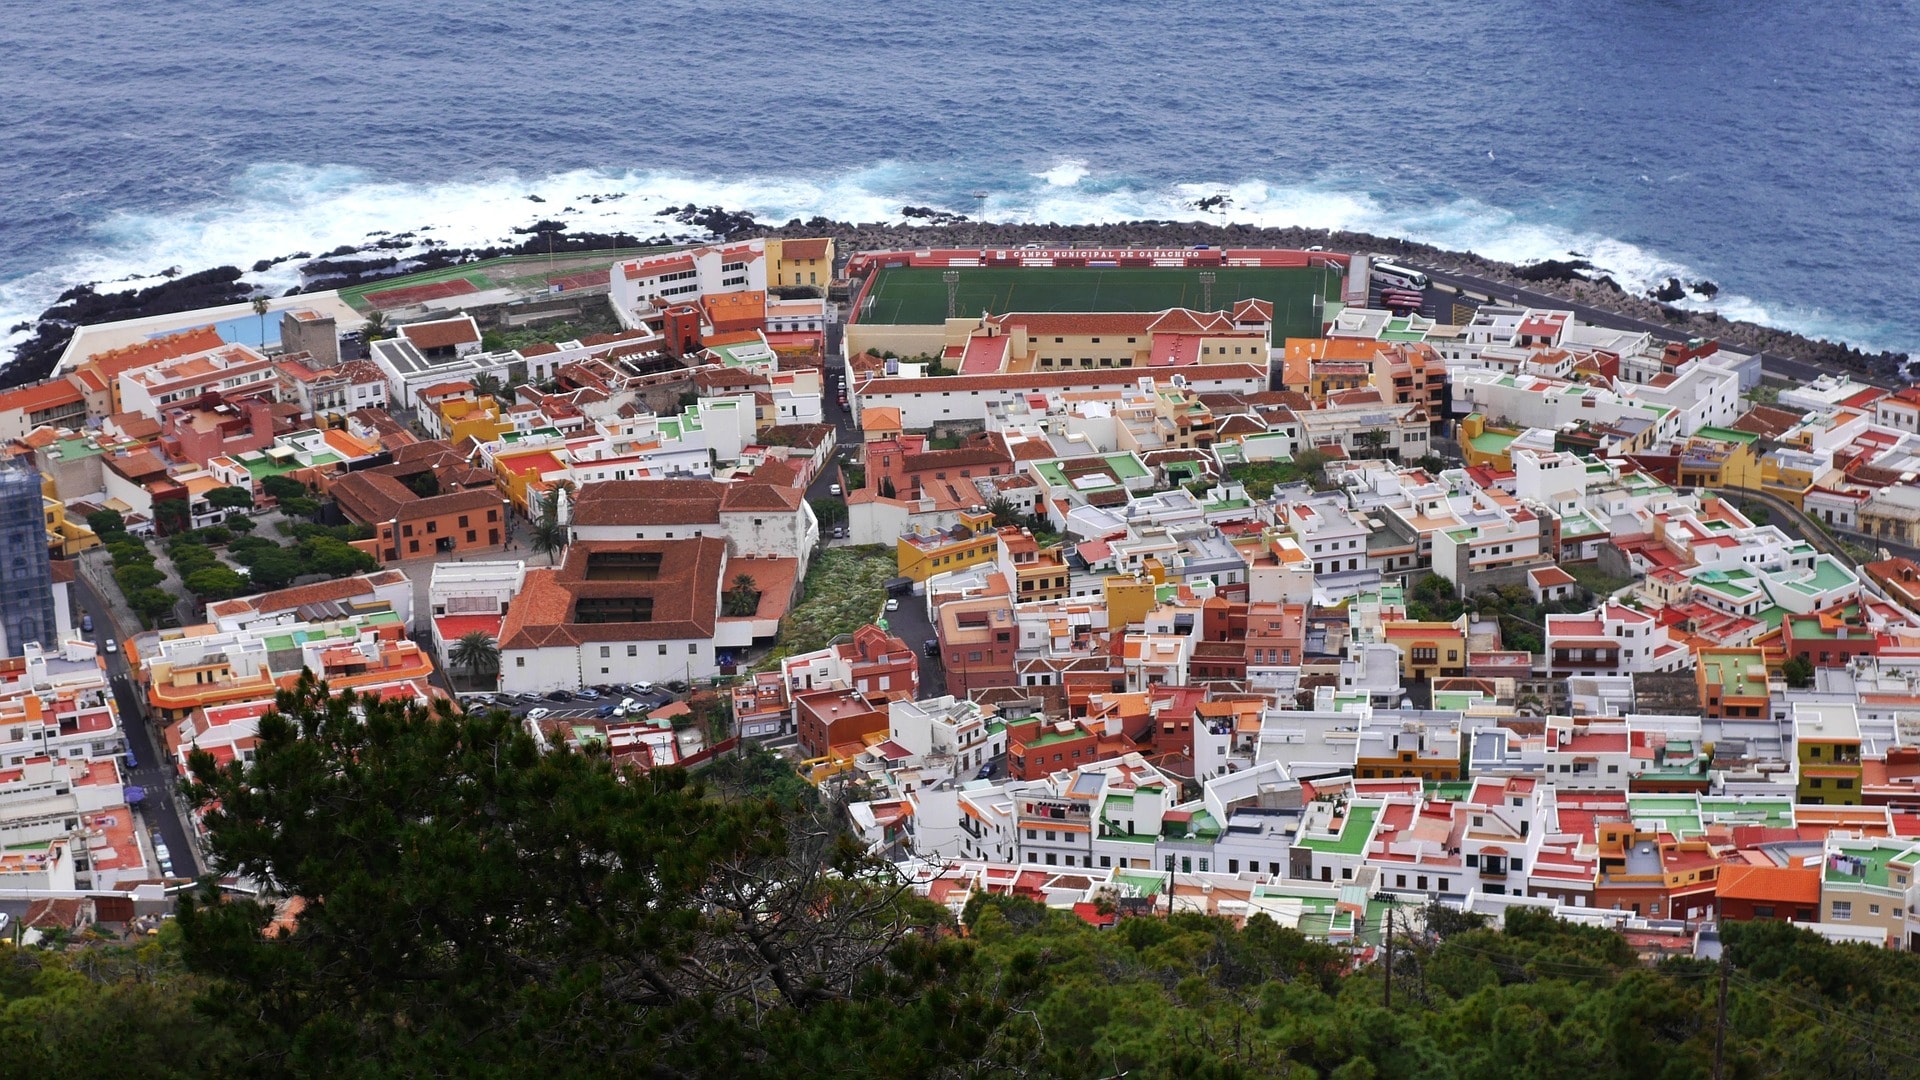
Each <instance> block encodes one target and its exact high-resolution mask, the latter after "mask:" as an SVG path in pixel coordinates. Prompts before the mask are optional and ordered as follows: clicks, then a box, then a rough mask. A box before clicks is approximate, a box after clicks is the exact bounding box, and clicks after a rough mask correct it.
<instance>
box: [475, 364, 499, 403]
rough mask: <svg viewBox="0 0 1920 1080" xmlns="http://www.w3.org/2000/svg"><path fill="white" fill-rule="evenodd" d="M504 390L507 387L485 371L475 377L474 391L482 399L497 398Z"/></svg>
mask: <svg viewBox="0 0 1920 1080" xmlns="http://www.w3.org/2000/svg"><path fill="white" fill-rule="evenodd" d="M504 389H506V387H505V386H503V385H502V384H501V382H500V380H499V378H497V377H496V376H494V375H491V374H489V373H487V372H484V371H483V372H481V373H480V374H478V375H475V376H474V377H473V391H474V393H476V394H479V395H480V396H481V397H490V398H497V397H499V396H500V393H501V391H502V390H504Z"/></svg>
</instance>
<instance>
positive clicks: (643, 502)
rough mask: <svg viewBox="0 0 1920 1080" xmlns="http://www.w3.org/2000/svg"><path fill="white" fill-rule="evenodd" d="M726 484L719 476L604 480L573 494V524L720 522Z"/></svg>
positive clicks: (686, 523) (587, 485) (689, 523)
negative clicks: (686, 478) (703, 478)
mask: <svg viewBox="0 0 1920 1080" xmlns="http://www.w3.org/2000/svg"><path fill="white" fill-rule="evenodd" d="M726 486H727V485H725V484H723V483H721V482H720V481H718V480H605V481H602V482H600V483H597V484H583V485H581V487H580V490H579V491H578V492H576V493H575V494H574V497H573V519H572V520H573V524H574V525H576V526H595V525H702V524H718V523H719V521H720V500H721V497H722V495H723V493H724V490H725V488H726Z"/></svg>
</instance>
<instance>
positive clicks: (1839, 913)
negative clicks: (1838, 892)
mask: <svg viewBox="0 0 1920 1080" xmlns="http://www.w3.org/2000/svg"><path fill="white" fill-rule="evenodd" d="M1833 921H1834V922H1852V921H1853V901H1851V900H1835V901H1834V902H1833Z"/></svg>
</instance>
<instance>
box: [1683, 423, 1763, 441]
mask: <svg viewBox="0 0 1920 1080" xmlns="http://www.w3.org/2000/svg"><path fill="white" fill-rule="evenodd" d="M1694 434H1695V435H1698V436H1700V437H1701V438H1703V439H1715V440H1718V441H1720V442H1737V443H1741V444H1743V445H1744V444H1746V443H1751V442H1754V441H1756V440H1758V439H1759V438H1760V436H1759V435H1757V434H1755V433H1753V432H1751V431H1735V430H1734V429H1732V428H1723V427H1713V426H1711V425H1709V426H1707V427H1703V428H1701V429H1700V430H1699V431H1696V432H1694Z"/></svg>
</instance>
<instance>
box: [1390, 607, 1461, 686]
mask: <svg viewBox="0 0 1920 1080" xmlns="http://www.w3.org/2000/svg"><path fill="white" fill-rule="evenodd" d="M1381 630H1382V632H1383V633H1384V634H1385V635H1386V638H1387V643H1388V644H1390V645H1392V646H1394V647H1395V648H1397V649H1399V650H1400V677H1401V678H1402V679H1433V678H1447V677H1452V676H1464V675H1465V674H1466V673H1467V617H1466V616H1465V615H1462V616H1460V617H1459V618H1458V619H1455V620H1454V621H1452V622H1421V621H1418V620H1414V619H1395V620H1392V621H1390V622H1387V623H1385V624H1383V625H1382V627H1381Z"/></svg>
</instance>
